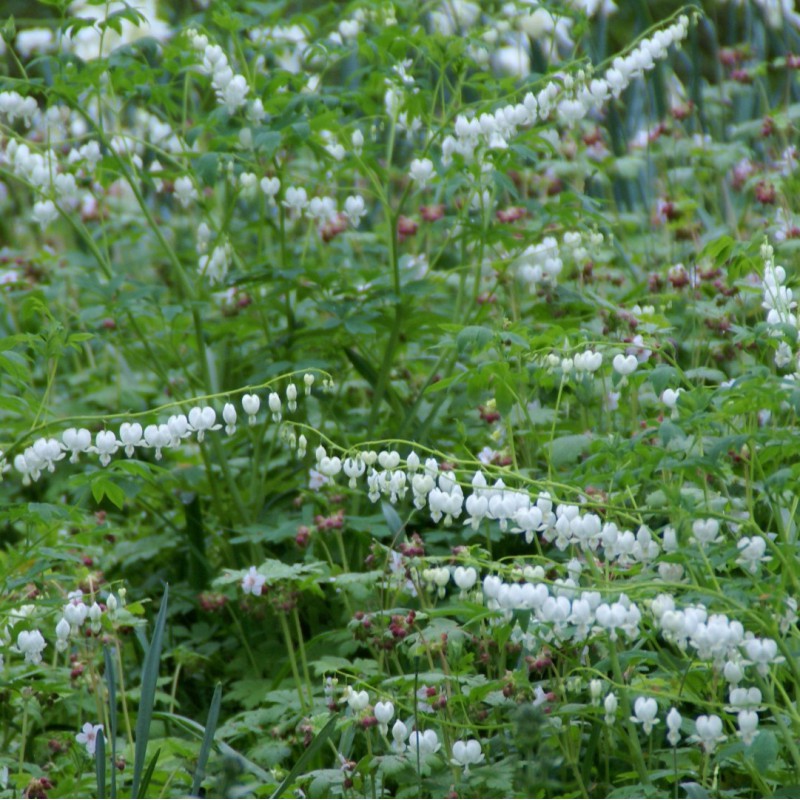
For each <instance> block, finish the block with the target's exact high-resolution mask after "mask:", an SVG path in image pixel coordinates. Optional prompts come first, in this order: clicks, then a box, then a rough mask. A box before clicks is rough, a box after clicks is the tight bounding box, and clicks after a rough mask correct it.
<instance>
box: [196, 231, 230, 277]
mask: <svg viewBox="0 0 800 800" xmlns="http://www.w3.org/2000/svg"><path fill="white" fill-rule="evenodd" d="M230 262H231V246H230V243H229V242H222V243H221V244H218V245H217V246H216V247H215V248H214V249H213V250H212V251H211V253H203V254H202V255H201V256H200V257H199V259H198V261H197V267H198V271H199V273H200V274H201V275H204V276H205V277H206V278H208V282H209V283H210V284H212V285H213V284H216V283H222V282H223V281H224V280H225V276H226V275H227V274H228V267H229V266H230Z"/></svg>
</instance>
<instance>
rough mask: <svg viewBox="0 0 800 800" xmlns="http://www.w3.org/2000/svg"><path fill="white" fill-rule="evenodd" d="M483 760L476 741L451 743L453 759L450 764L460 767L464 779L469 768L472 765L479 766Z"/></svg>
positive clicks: (478, 743)
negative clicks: (462, 770)
mask: <svg viewBox="0 0 800 800" xmlns="http://www.w3.org/2000/svg"><path fill="white" fill-rule="evenodd" d="M483 760H484V755H483V750H482V749H481V743H480V742H479V741H478V740H477V739H469V740H468V741H466V742H462V741H458V742H454V743H453V759H452V761H451V762H450V763H451V764H453V765H454V766H456V767H462V768H463V769H464V777H465V778H466V777H467V776H468V775H469V768H470V767H471V766H472V765H474V764H480V763H481V762H482V761H483Z"/></svg>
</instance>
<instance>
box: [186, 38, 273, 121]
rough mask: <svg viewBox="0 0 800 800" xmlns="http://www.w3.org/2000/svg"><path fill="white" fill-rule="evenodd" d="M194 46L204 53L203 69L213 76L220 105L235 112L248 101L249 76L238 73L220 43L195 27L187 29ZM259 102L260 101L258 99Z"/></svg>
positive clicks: (197, 50)
mask: <svg viewBox="0 0 800 800" xmlns="http://www.w3.org/2000/svg"><path fill="white" fill-rule="evenodd" d="M186 35H187V37H188V38H189V41H190V42H191V44H192V48H193V49H194V50H195V51H196V52H198V53H202V55H203V71H204V72H206V73H207V74H209V75H210V76H211V84H212V86H213V87H214V91H215V92H216V94H217V100H218V101H219V103H220V105H222V106H224V107H225V110H226V111H227V112H228V113H229V114H233V113H235V112H236V110H237V109H239V108H241V107H242V106H243V105H245V103H246V102H247V95H248V94H249V92H250V87H249V86H248V85H247V78H245V76H244V75H238V74H236V73H235V72H234V71H233V68H232V67H231V65H230V64H229V63H228V57H227V56H226V55H225V53H224V51H223V50H222V48H221V47H220V46H219V45H215V44H209V41H208V37H207V36H205V35H203V34H201V33H198V31H196V30H194V28H190V29H189V30H188V31H186ZM256 102H259V101H256Z"/></svg>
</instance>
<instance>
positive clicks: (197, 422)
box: [189, 406, 222, 442]
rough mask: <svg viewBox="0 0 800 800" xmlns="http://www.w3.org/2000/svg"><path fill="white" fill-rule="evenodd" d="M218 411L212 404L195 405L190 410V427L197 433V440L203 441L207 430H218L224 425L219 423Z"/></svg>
mask: <svg viewBox="0 0 800 800" xmlns="http://www.w3.org/2000/svg"><path fill="white" fill-rule="evenodd" d="M216 422H217V412H216V411H214V409H213V408H211V406H205V407H203V408H201V407H200V406H195V407H194V408H193V409H192V410H191V411H190V412H189V427H190V429H191V430H193V431H195V432H196V433H197V441H198V442H202V441H203V439H204V438H205V434H206V431H218V430H219V429H220V428H221V427H222V425H217V424H216Z"/></svg>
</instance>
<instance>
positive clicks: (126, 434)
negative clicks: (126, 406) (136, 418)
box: [119, 422, 144, 458]
mask: <svg viewBox="0 0 800 800" xmlns="http://www.w3.org/2000/svg"><path fill="white" fill-rule="evenodd" d="M119 438H120V441H121V443H122V444H123V445H124V446H125V455H126V456H128V458H130V457H131V456H132V455H133V450H134V448H135V447H140V446H141V445H142V444H144V441H143V439H142V426H141V425H140V424H139V423H138V422H123V423H122V425H120V428H119Z"/></svg>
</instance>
